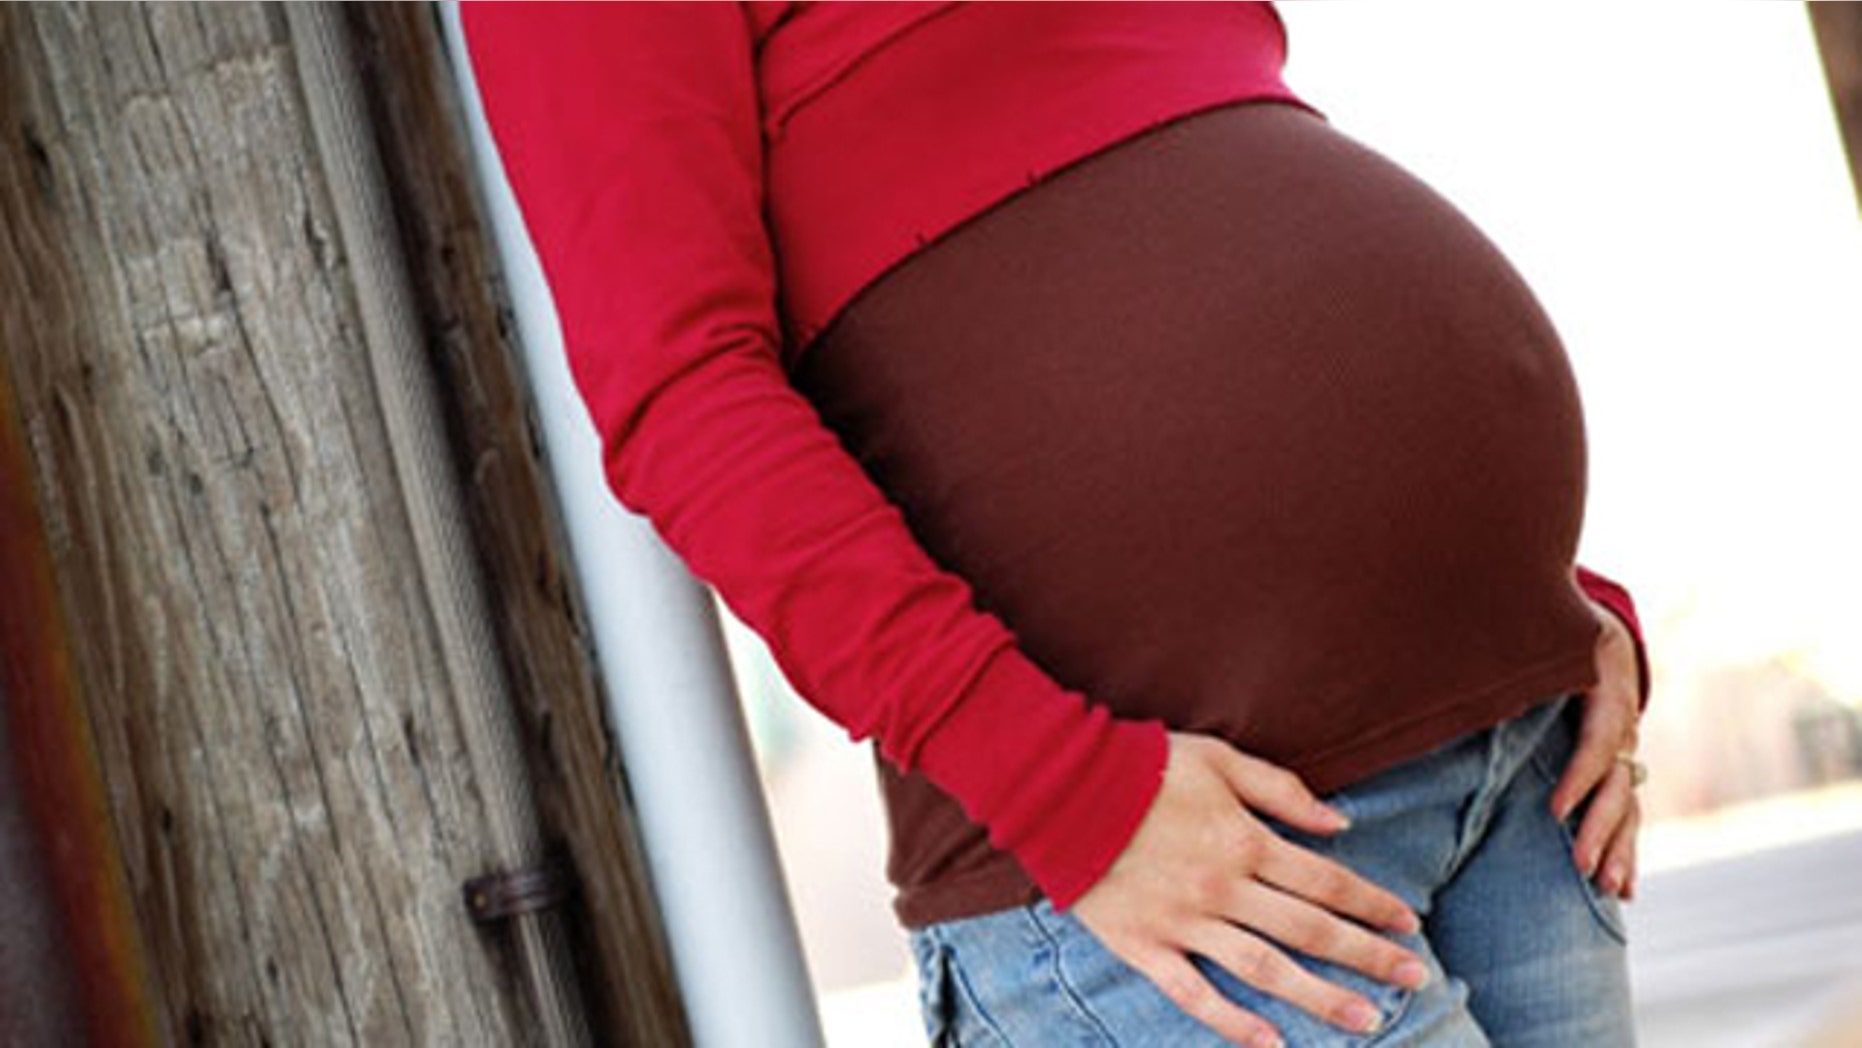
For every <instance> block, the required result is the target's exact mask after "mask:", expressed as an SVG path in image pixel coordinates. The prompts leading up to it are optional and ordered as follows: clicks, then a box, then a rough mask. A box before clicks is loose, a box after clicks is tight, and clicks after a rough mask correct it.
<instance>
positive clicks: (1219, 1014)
mask: <svg viewBox="0 0 1862 1048" xmlns="http://www.w3.org/2000/svg"><path fill="white" fill-rule="evenodd" d="M1132 963H1133V965H1134V966H1135V967H1136V968H1137V969H1138V970H1139V971H1140V972H1142V973H1143V974H1144V977H1145V978H1147V979H1149V980H1151V982H1152V983H1153V984H1155V985H1156V986H1157V988H1158V989H1159V990H1161V991H1162V992H1163V994H1164V996H1165V997H1168V998H1170V1001H1171V1003H1172V1004H1175V1005H1176V1006H1177V1007H1179V1008H1181V1009H1183V1010H1184V1012H1186V1013H1188V1014H1189V1015H1190V1016H1191V1017H1192V1018H1194V1019H1196V1020H1198V1021H1199V1022H1201V1023H1202V1024H1203V1025H1204V1026H1207V1027H1209V1028H1210V1029H1212V1030H1214V1031H1215V1032H1217V1033H1219V1034H1221V1035H1222V1036H1224V1037H1226V1038H1228V1039H1229V1040H1231V1041H1233V1042H1235V1043H1236V1044H1243V1045H1252V1046H1256V1048H1282V1046H1284V1045H1285V1044H1286V1042H1285V1041H1284V1040H1282V1039H1281V1037H1280V1032H1279V1031H1278V1030H1276V1029H1275V1028H1274V1024H1273V1023H1270V1022H1268V1021H1267V1020H1265V1019H1263V1018H1261V1017H1260V1016H1258V1015H1256V1014H1254V1013H1253V1012H1251V1011H1248V1010H1247V1009H1246V1008H1243V1007H1242V1006H1240V1005H1238V1004H1236V1003H1235V1002H1234V1001H1231V1000H1229V999H1228V998H1227V997H1224V996H1223V995H1222V993H1221V992H1220V991H1218V990H1217V989H1216V988H1215V986H1214V985H1213V984H1212V983H1210V982H1209V980H1208V979H1207V978H1205V977H1204V976H1203V973H1201V972H1199V971H1197V970H1196V966H1195V965H1194V964H1191V963H1190V960H1189V958H1188V957H1186V956H1184V955H1183V954H1182V953H1179V952H1177V951H1175V950H1169V949H1160V950H1154V951H1151V952H1149V953H1147V954H1145V955H1143V956H1141V957H1138V958H1135V959H1134V960H1133V961H1132Z"/></svg>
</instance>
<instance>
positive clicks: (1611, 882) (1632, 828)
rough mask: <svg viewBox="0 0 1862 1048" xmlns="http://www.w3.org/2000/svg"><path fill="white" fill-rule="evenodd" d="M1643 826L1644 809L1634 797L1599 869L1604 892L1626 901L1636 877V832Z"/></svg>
mask: <svg viewBox="0 0 1862 1048" xmlns="http://www.w3.org/2000/svg"><path fill="white" fill-rule="evenodd" d="M1641 825H1642V808H1641V805H1639V804H1637V803H1636V802H1635V800H1634V799H1633V797H1632V799H1631V801H1630V804H1629V810H1628V811H1627V812H1625V813H1624V815H1623V820H1622V822H1620V823H1618V824H1617V828H1616V833H1615V835H1614V836H1612V837H1611V838H1610V843H1609V844H1607V845H1605V846H1604V852H1603V863H1602V864H1601V865H1600V866H1599V867H1598V869H1599V870H1601V871H1602V872H1601V873H1599V874H1598V878H1597V883H1598V884H1599V885H1601V886H1602V888H1603V890H1604V891H1607V892H1609V893H1610V894H1612V895H1619V896H1621V897H1622V898H1624V899H1628V898H1630V895H1629V884H1630V882H1631V881H1632V880H1633V879H1634V878H1635V875H1636V830H1637V829H1638V828H1639V827H1640V826H1641Z"/></svg>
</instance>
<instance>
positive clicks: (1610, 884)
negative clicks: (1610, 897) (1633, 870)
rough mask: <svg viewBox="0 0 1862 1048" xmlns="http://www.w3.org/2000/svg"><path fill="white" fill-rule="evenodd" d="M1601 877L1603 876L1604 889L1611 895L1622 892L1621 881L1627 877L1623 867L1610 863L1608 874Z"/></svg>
mask: <svg viewBox="0 0 1862 1048" xmlns="http://www.w3.org/2000/svg"><path fill="white" fill-rule="evenodd" d="M1603 876H1604V887H1606V888H1608V889H1609V890H1610V891H1611V892H1612V893H1613V894H1621V893H1622V890H1623V881H1624V879H1625V878H1626V877H1628V876H1629V875H1628V874H1627V873H1626V872H1624V870H1623V867H1622V866H1621V865H1619V864H1617V863H1611V864H1610V872H1608V873H1606V874H1604V875H1603Z"/></svg>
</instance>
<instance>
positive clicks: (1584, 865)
mask: <svg viewBox="0 0 1862 1048" xmlns="http://www.w3.org/2000/svg"><path fill="white" fill-rule="evenodd" d="M1577 861H1578V870H1579V871H1580V872H1582V873H1583V874H1584V876H1585V877H1586V878H1588V877H1590V876H1591V875H1592V874H1594V873H1596V872H1597V859H1596V857H1595V856H1593V855H1591V853H1589V852H1583V851H1581V852H1578V854H1577Z"/></svg>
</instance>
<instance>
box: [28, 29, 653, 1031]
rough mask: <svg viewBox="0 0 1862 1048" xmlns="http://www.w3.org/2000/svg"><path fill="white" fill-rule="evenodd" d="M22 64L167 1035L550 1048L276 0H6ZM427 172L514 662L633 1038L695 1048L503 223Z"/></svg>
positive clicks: (56, 431) (39, 278)
mask: <svg viewBox="0 0 1862 1048" xmlns="http://www.w3.org/2000/svg"><path fill="white" fill-rule="evenodd" d="M408 6H409V8H410V9H411V10H413V11H425V9H426V5H408ZM377 17H388V16H386V15H384V14H378V13H371V14H367V15H364V16H363V19H364V22H365V23H366V22H368V21H369V20H370V19H373V18H377ZM413 26H414V23H410V24H409V26H407V27H404V28H409V29H410V31H411V28H412V27H413ZM422 31H425V30H422ZM418 46H422V47H426V46H431V45H430V44H427V43H421V44H419V45H418ZM428 60H431V59H430V58H429V59H428ZM0 64H4V65H5V66H6V67H7V72H6V76H5V78H4V80H0V88H3V90H0V136H3V137H0V338H3V342H0V353H4V354H5V356H6V359H7V363H8V365H9V367H10V369H11V371H12V374H13V376H14V378H15V380H16V382H17V392H18V396H19V400H20V403H19V408H20V413H21V417H22V419H23V421H24V426H25V430H26V433H27V436H28V444H29V447H30V452H31V458H32V463H33V471H34V474H35V478H36V483H37V487H38V492H37V494H38V497H39V501H40V505H41V507H42V510H43V514H44V518H45V527H46V531H47V534H48V539H49V544H50V548H51V551H52V557H53V560H54V563H55V565H56V568H57V575H58V586H59V590H60V595H61V598H62V601H63V603H64V606H65V607H66V608H67V611H68V615H69V618H70V620H71V623H72V627H73V633H74V637H73V644H74V654H75V656H76V658H75V661H76V666H75V668H74V674H75V677H76V679H77V681H78V683H79V687H80V688H81V690H82V692H83V694H84V696H85V701H86V705H87V711H88V714H89V719H90V722H91V726H92V731H93V734H94V736H95V738H96V742H97V748H98V750H99V754H100V757H101V762H102V766H103V771H104V776H105V780H106V786H107V792H108V797H109V806H110V809H111V812H112V815H113V820H114V823H113V826H114V832H115V834H116V836H117V839H118V842H119V845H120V847H121V849H122V852H123V854H124V856H125V863H126V867H127V874H128V880H129V883H130V885H131V890H132V893H133V897H134V901H135V907H136V918H137V923H138V925H139V926H140V928H141V930H142V934H143V937H144V940H145V942H146V943H147V947H148V950H149V953H150V955H151V958H152V962H153V964H152V966H153V968H154V970H155V972H156V982H157V984H158V986H157V990H158V994H159V997H160V1001H159V1007H160V1009H161V1011H162V1017H163V1021H164V1022H165V1023H166V1026H167V1029H168V1031H169V1034H170V1036H171V1038H172V1039H174V1040H176V1041H180V1042H186V1043H211V1044H220V1043H228V1044H299V1043H304V1044H319V1045H322V1044H369V1045H374V1044H401V1043H445V1044H523V1043H529V1042H530V1041H531V1040H533V1028H532V1026H531V1024H530V1023H529V1021H528V1018H527V1016H526V1011H525V1006H524V1003H523V1000H522V995H521V994H520V993H518V992H516V987H515V986H514V981H513V978H512V975H511V968H510V960H511V958H510V956H509V950H508V944H506V943H505V942H504V941H503V940H502V939H501V937H500V935H499V934H497V933H495V932H493V933H487V932H484V931H481V930H480V929H478V928H476V927H474V926H472V925H471V924H470V923H469V921H468V920H467V918H466V915H465V912H464V909H463V907H462V906H461V905H460V897H459V885H460V883H461V882H462V881H463V880H465V879H466V878H468V877H470V876H473V875H475V874H478V873H481V872H484V871H485V869H486V868H488V866H489V859H490V856H489V854H488V848H487V843H486V841H485V838H484V833H483V827H484V825H485V823H486V819H487V812H486V810H485V807H484V802H483V799H482V797H481V796H480V790H479V789H478V786H477V784H476V783H475V782H474V781H473V779H472V777H471V775H470V772H469V764H468V762H467V759H466V757H467V755H466V753H465V746H464V742H463V740H462V737H461V733H460V727H459V724H458V722H457V719H456V716H455V714H454V711H453V709H452V706H451V704H450V701H449V698H448V693H447V681H446V677H445V673H444V670H443V667H442V666H441V664H440V661H439V659H438V655H437V646H436V645H437V641H436V636H435V627H434V622H433V619H432V616H431V614H430V612H429V609H428V607H427V604H426V602H425V597H424V594H423V585H424V584H423V580H422V579H421V577H420V575H419V571H418V566H417V562H416V558H415V555H414V550H413V548H412V545H411V537H410V531H409V525H408V521H407V519H406V515H405V513H404V512H403V510H402V499H401V497H400V494H399V492H398V490H397V488H396V480H395V470H394V468H393V463H392V461H391V459H390V457H389V446H388V442H387V439H386V435H385V432H384V426H383V420H382V417H381V413H380V410H379V408H378V406H377V391H376V390H375V389H374V388H373V383H372V380H371V378H370V372H369V369H368V364H367V360H366V356H365V352H364V346H363V344H362V336H361V332H360V327H359V323H358V319H357V310H356V303H355V293H354V289H353V287H352V286H351V283H350V280H351V276H350V272H349V266H348V262H347V260H346V259H345V257H344V255H343V251H342V248H341V245H340V241H339V239H338V237H337V236H336V234H335V229H334V219H333V212H332V207H331V201H330V199H329V193H328V189H327V187H326V186H325V185H324V183H323V182H322V181H321V174H320V169H319V166H318V164H317V162H316V157H315V154H314V151H313V148H312V143H311V138H310V130H309V126H308V123H307V119H306V116H305V113H304V108H303V104H302V100H301V97H300V96H299V94H298V86H297V72H296V70H295V68H294V61H293V54H292V51H291V47H290V41H289V38H288V34H287V32H286V27H285V20H284V17H283V14H282V12H281V11H280V10H279V8H278V7H277V6H276V5H267V4H211V5H204V4H193V3H174V4H133V5H132V4H52V3H35V4H28V5H18V6H11V7H10V9H9V11H8V12H7V14H6V16H5V17H4V18H3V19H0ZM426 79H428V80H431V79H432V77H431V75H426ZM431 90H433V88H432V86H431V85H424V86H420V87H418V88H417V89H415V93H416V94H418V93H419V92H422V91H428V92H430V91H431ZM423 104H425V105H428V106H429V107H431V106H437V105H441V104H442V101H441V100H440V99H436V98H428V99H426V101H425V103H423ZM397 112H400V113H401V115H400V116H399V117H397V119H408V120H413V121H416V122H420V121H424V120H427V119H429V117H430V113H429V114H422V113H420V112H416V111H411V110H410V111H398V110H397ZM433 159H434V156H433V155H428V156H424V157H423V156H419V155H414V154H410V155H408V156H404V157H403V158H402V160H401V163H402V164H403V165H411V167H412V168H417V167H419V166H420V165H421V164H424V163H427V162H431V161H433ZM441 160H442V162H445V163H452V161H450V160H446V159H445V158H444V157H443V156H442V157H441ZM403 175H404V177H406V178H407V179H408V180H409V181H410V182H415V183H417V182H420V181H421V180H423V179H425V180H428V181H430V182H431V183H432V185H431V186H429V187H427V188H424V189H418V190H414V191H411V192H410V194H409V196H408V197H406V198H405V199H407V200H418V201H426V203H421V204H418V205H411V206H410V216H409V218H408V222H407V225H406V227H405V228H404V233H406V234H407V235H409V236H410V241H409V242H410V244H412V245H414V246H413V247H412V248H411V249H410V252H409V257H410V259H416V258H417V259H420V260H422V261H421V265H423V266H432V267H433V272H431V273H429V274H423V275H422V276H420V277H418V278H417V280H416V283H417V284H419V285H420V286H422V287H423V288H424V289H425V292H426V294H428V295H429V296H430V298H429V299H428V301H427V306H428V308H429V309H430V310H431V312H429V314H428V316H429V317H430V318H431V319H432V321H433V325H434V326H433V327H432V328H431V329H430V330H431V331H432V333H433V334H432V346H433V349H434V355H435V364H436V366H440V367H442V368H443V369H444V372H445V381H446V383H447V385H448V388H449V389H450V390H451V391H452V392H453V393H454V394H456V395H457V397H458V399H459V401H460V405H461V406H460V408H459V411H458V414H457V425H458V429H457V430H456V431H455V432H454V434H453V435H454V437H455V439H457V440H459V441H460V442H461V444H460V446H461V447H462V449H463V450H462V454H461V457H460V461H463V462H467V463H470V464H471V470H470V475H469V476H468V477H467V478H465V482H466V483H468V484H469V486H470V491H471V498H472V500H473V501H472V504H473V507H474V514H475V517H474V524H475V528H477V529H478V534H479V536H480V537H479V539H478V540H477V541H479V542H480V544H481V555H482V556H483V558H484V562H485V566H486V570H487V572H488V575H489V577H490V578H492V579H493V580H494V581H493V586H494V592H495V593H496V595H497V597H498V600H497V601H496V603H497V605H498V615H499V620H498V622H497V624H496V633H497V634H498V637H499V644H500V647H501V651H502V652H503V655H504V657H505V660H506V665H507V667H508V668H509V670H510V677H511V681H512V686H513V690H514V693H515V694H516V695H517V696H519V698H520V700H521V702H522V707H521V708H522V711H523V722H524V724H525V725H526V726H527V727H526V731H525V734H526V736H527V737H528V738H529V739H530V740H531V743H532V744H533V745H532V748H533V749H534V751H535V755H536V756H537V757H538V758H539V759H538V760H536V761H535V762H534V767H536V768H538V769H540V770H541V771H542V772H544V775H543V777H542V779H541V781H540V783H539V788H540V790H541V791H542V794H543V800H544V806H545V808H546V809H547V810H548V811H549V812H551V821H550V826H551V828H552V830H553V835H554V836H555V837H556V838H557V839H559V840H570V841H572V844H571V845H570V847H569V850H570V852H571V853H572V854H574V856H575V858H576V862H577V866H578V868H579V869H580V872H581V874H582V877H583V888H584V891H583V893H582V895H581V897H580V898H581V900H582V901H581V903H580V905H583V906H586V907H588V911H587V912H588V913H589V914H590V915H591V916H592V917H593V918H594V920H593V921H591V922H590V923H595V924H599V925H600V930H599V931H594V932H591V933H590V936H589V938H590V940H591V941H593V942H595V943H597V944H598V949H597V950H596V951H595V952H596V953H597V954H598V955H599V960H598V962H597V963H596V964H595V965H594V966H593V972H594V973H595V976H594V977H595V979H596V980H597V981H602V980H608V981H610V982H609V984H610V985H624V986H626V987H628V989H626V990H616V991H614V993H613V996H614V997H618V998H619V999H618V1000H615V1002H614V1003H615V1004H616V1008H615V1009H614V1010H615V1012H616V1013H621V1012H623V1011H624V1012H625V1013H626V1018H625V1020H624V1021H623V1020H621V1019H613V1020H611V1021H612V1025H611V1026H610V1029H612V1030H613V1031H616V1033H617V1036H614V1037H610V1038H609V1039H608V1042H609V1043H640V1044H668V1043H674V1044H676V1043H679V1042H680V1040H681V1031H682V1030H683V1027H682V1025H681V1024H680V1023H679V1022H678V1018H677V1012H676V1005H675V1001H676V999H675V998H674V997H673V996H672V991H671V984H670V978H669V976H668V975H667V974H666V968H665V964H664V960H663V956H661V955H660V954H659V953H657V952H656V951H657V950H658V946H657V939H656V938H655V931H654V929H655V925H654V922H653V920H652V917H651V905H650V900H649V899H648V897H647V896H646V895H645V894H644V889H643V888H642V887H641V885H642V884H643V883H644V882H643V880H641V879H640V878H638V877H637V876H634V875H632V874H630V873H628V872H626V871H628V870H630V869H638V868H639V866H638V862H637V857H636V856H635V855H634V845H633V844H632V843H631V842H632V838H631V835H630V833H629V830H628V821H627V819H626V816H625V813H624V811H622V810H621V808H620V805H619V803H618V800H617V796H618V794H617V789H616V786H617V780H616V773H617V769H616V768H615V766H614V757H613V750H612V748H611V747H610V746H608V745H607V743H606V734H605V731H604V730H603V729H602V727H601V724H600V718H599V714H598V713H597V712H596V709H597V707H596V705H595V702H594V697H595V692H596V689H595V681H594V678H593V673H592V670H591V669H590V665H591V664H590V661H589V659H588V657H587V652H586V650H585V640H584V639H583V638H582V636H581V635H580V633H579V625H578V624H579V621H580V620H579V618H578V617H577V616H576V615H575V614H574V610H573V609H574V596H573V594H572V592H571V591H570V587H569V585H568V583H567V581H566V579H567V576H566V573H565V572H564V571H563V570H562V568H561V566H560V555H559V554H557V553H556V552H555V551H556V550H560V549H561V545H560V541H559V537H558V534H557V532H556V530H555V525H554V524H553V523H551V522H550V517H549V511H548V508H547V507H548V503H549V499H548V497H547V492H546V491H545V489H544V487H543V485H542V481H541V480H540V479H539V478H540V474H539V472H538V470H537V468H536V463H535V461H534V460H535V457H536V450H535V447H534V444H533V441H532V440H531V438H530V435H529V432H528V429H527V427H526V426H525V424H524V418H525V416H524V410H526V409H524V408H522V407H521V406H520V405H521V403H522V401H521V397H520V395H519V393H518V392H517V391H518V390H519V389H520V388H521V387H519V386H517V385H516V384H515V383H514V382H513V380H512V376H511V372H510V370H509V365H508V360H506V359H505V358H506V357H507V356H508V346H507V345H506V343H505V342H504V336H503V334H502V333H503V331H504V330H506V329H507V327H508V325H505V324H504V323H503V322H502V312H501V307H499V306H498V305H497V304H496V303H495V299H494V298H493V294H494V288H495V278H494V276H493V270H492V269H491V268H490V264H489V262H488V255H486V253H485V250H484V247H483V237H482V235H481V234H480V233H478V232H476V231H473V232H470V233H466V232H462V230H466V229H469V228H470V227H473V226H474V225H475V223H476V218H475V217H473V212H472V209H471V207H470V206H469V204H468V199H469V198H468V197H466V196H462V195H461V192H462V190H461V188H460V186H461V184H462V183H461V182H460V177H461V176H460V175H459V174H458V173H457V172H456V171H455V172H452V173H449V174H446V175H444V176H428V175H424V174H419V173H418V172H412V173H410V172H409V171H403ZM422 237H426V238H427V239H425V240H424V241H423V240H422V239H421V238H422ZM462 245H463V246H462ZM461 259H464V261H463V262H461ZM436 262H437V265H435V263H436ZM462 361H468V362H469V363H465V364H462V363H461V362H462ZM492 421H499V422H501V427H495V426H488V424H489V423H490V422H492ZM591 769H592V771H593V774H592V775H591V774H590V771H591ZM571 779H573V781H571ZM585 831H586V833H585ZM590 834H592V835H590ZM610 922H614V923H612V924H610ZM632 936H638V937H639V939H640V942H641V943H644V944H645V949H644V950H642V949H641V948H640V946H638V945H636V944H631V943H629V942H628V940H627V938H625V937H632ZM636 951H638V952H636ZM636 957H640V958H644V959H643V960H642V959H636ZM655 1008H657V1009H658V1011H657V1013H655V1012H654V1011H653V1009H655ZM635 1009H638V1010H639V1011H640V1012H641V1013H643V1014H635ZM643 1015H644V1017H643Z"/></svg>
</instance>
